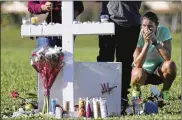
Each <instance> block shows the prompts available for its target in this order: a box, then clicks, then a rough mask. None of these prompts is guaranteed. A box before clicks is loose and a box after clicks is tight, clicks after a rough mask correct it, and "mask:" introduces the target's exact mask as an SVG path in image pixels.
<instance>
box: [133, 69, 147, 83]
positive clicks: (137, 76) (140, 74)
mask: <svg viewBox="0 0 182 120" xmlns="http://www.w3.org/2000/svg"><path fill="white" fill-rule="evenodd" d="M146 79H147V73H146V72H145V70H144V69H143V68H137V67H135V68H133V69H132V73H131V84H134V83H140V84H142V85H143V84H144V83H145V80H146Z"/></svg>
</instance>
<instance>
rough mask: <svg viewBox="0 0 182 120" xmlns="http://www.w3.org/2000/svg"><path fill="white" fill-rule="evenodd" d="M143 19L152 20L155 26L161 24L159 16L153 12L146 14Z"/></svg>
mask: <svg viewBox="0 0 182 120" xmlns="http://www.w3.org/2000/svg"><path fill="white" fill-rule="evenodd" d="M143 18H147V19H149V20H151V21H152V22H154V23H155V25H158V24H159V19H158V17H157V15H156V14H155V13H153V12H151V11H149V12H146V13H145V14H144V15H143V17H142V19H143Z"/></svg>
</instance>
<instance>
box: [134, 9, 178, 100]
mask: <svg viewBox="0 0 182 120" xmlns="http://www.w3.org/2000/svg"><path fill="white" fill-rule="evenodd" d="M171 42H172V37H171V33H170V31H169V29H168V28H167V27H166V26H163V25H161V24H159V21H158V17H157V15H156V14H155V13H153V12H147V13H145V14H144V16H143V17H142V27H141V31H140V35H139V39H138V43H137V47H136V49H135V52H134V54H133V57H134V61H133V70H132V77H131V86H132V88H135V89H133V91H132V92H133V95H138V94H136V92H142V91H139V90H140V86H141V85H148V84H153V85H159V84H162V83H163V88H162V89H161V94H160V97H162V98H163V99H168V97H169V89H170V87H171V85H172V83H173V82H174V80H175V77H176V72H177V68H176V64H175V63H174V61H172V60H171V53H172V45H171Z"/></svg>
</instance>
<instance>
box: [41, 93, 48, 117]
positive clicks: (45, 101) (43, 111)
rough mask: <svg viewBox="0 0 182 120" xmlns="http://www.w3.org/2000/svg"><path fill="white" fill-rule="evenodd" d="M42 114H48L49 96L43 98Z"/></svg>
mask: <svg viewBox="0 0 182 120" xmlns="http://www.w3.org/2000/svg"><path fill="white" fill-rule="evenodd" d="M42 113H43V114H46V113H47V114H48V113H49V96H45V97H44V104H43V108H42Z"/></svg>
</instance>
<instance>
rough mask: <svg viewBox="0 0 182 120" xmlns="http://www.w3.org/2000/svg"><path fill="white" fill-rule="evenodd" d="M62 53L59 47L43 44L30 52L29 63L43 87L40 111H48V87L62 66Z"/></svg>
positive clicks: (49, 87)
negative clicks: (42, 102)
mask: <svg viewBox="0 0 182 120" xmlns="http://www.w3.org/2000/svg"><path fill="white" fill-rule="evenodd" d="M63 61H64V54H63V52H62V48H61V47H57V46H55V47H49V46H45V47H42V48H40V49H36V50H34V51H33V52H32V54H31V65H32V66H33V68H34V69H35V70H36V71H37V72H38V73H39V74H40V76H41V78H42V83H43V86H44V89H45V93H44V96H45V97H44V104H43V109H42V113H43V114H45V113H46V112H47V113H48V112H49V96H50V89H51V87H52V85H53V83H54V81H55V80H56V77H57V75H58V73H59V72H60V70H62V68H63V66H64V62H63Z"/></svg>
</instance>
